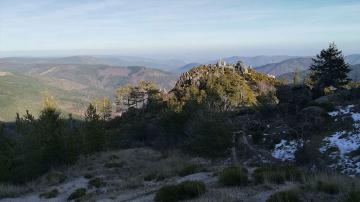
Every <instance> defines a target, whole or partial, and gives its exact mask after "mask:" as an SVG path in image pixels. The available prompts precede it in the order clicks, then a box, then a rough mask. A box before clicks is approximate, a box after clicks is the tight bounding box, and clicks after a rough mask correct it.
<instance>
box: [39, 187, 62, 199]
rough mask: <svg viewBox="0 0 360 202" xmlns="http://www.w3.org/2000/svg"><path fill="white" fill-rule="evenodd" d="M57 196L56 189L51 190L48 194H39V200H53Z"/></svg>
mask: <svg viewBox="0 0 360 202" xmlns="http://www.w3.org/2000/svg"><path fill="white" fill-rule="evenodd" d="M58 194H59V191H58V190H57V189H53V190H51V191H48V192H44V193H41V194H40V195H39V197H40V198H46V199H49V198H55V197H57V196H58Z"/></svg>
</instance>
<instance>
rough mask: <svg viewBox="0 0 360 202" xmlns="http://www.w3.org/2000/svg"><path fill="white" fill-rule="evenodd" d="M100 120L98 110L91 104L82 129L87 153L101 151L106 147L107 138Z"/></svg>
mask: <svg viewBox="0 0 360 202" xmlns="http://www.w3.org/2000/svg"><path fill="white" fill-rule="evenodd" d="M99 119H100V116H99V115H98V114H97V111H96V108H95V107H94V106H93V105H92V104H89V107H88V108H87V110H86V113H85V125H84V127H83V129H82V133H83V142H84V152H85V153H93V152H96V151H100V150H101V149H102V148H103V146H104V142H105V137H104V134H103V131H102V130H103V128H102V125H101V122H100V120H99Z"/></svg>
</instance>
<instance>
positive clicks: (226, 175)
mask: <svg viewBox="0 0 360 202" xmlns="http://www.w3.org/2000/svg"><path fill="white" fill-rule="evenodd" d="M218 180H219V183H220V184H222V185H225V186H244V185H247V184H248V176H247V172H246V170H244V169H242V168H240V167H229V168H225V169H224V170H223V171H221V173H220V175H219V179H218Z"/></svg>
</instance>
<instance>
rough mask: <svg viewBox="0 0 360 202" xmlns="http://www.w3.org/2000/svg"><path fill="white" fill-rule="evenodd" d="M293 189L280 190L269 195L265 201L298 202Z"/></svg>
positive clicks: (298, 199)
mask: <svg viewBox="0 0 360 202" xmlns="http://www.w3.org/2000/svg"><path fill="white" fill-rule="evenodd" d="M300 201H301V200H300V198H299V196H298V194H297V193H296V192H295V191H282V192H277V193H275V194H273V195H271V196H270V197H269V198H268V200H266V202H300Z"/></svg>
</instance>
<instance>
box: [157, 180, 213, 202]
mask: <svg viewBox="0 0 360 202" xmlns="http://www.w3.org/2000/svg"><path fill="white" fill-rule="evenodd" d="M205 192H206V186H205V184H204V183H203V182H200V181H185V182H182V183H180V184H178V185H169V186H164V187H162V188H161V189H160V190H159V191H158V192H157V193H156V195H155V198H154V200H155V201H156V202H175V201H181V200H187V199H192V198H196V197H198V196H200V195H202V194H204V193H205Z"/></svg>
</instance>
